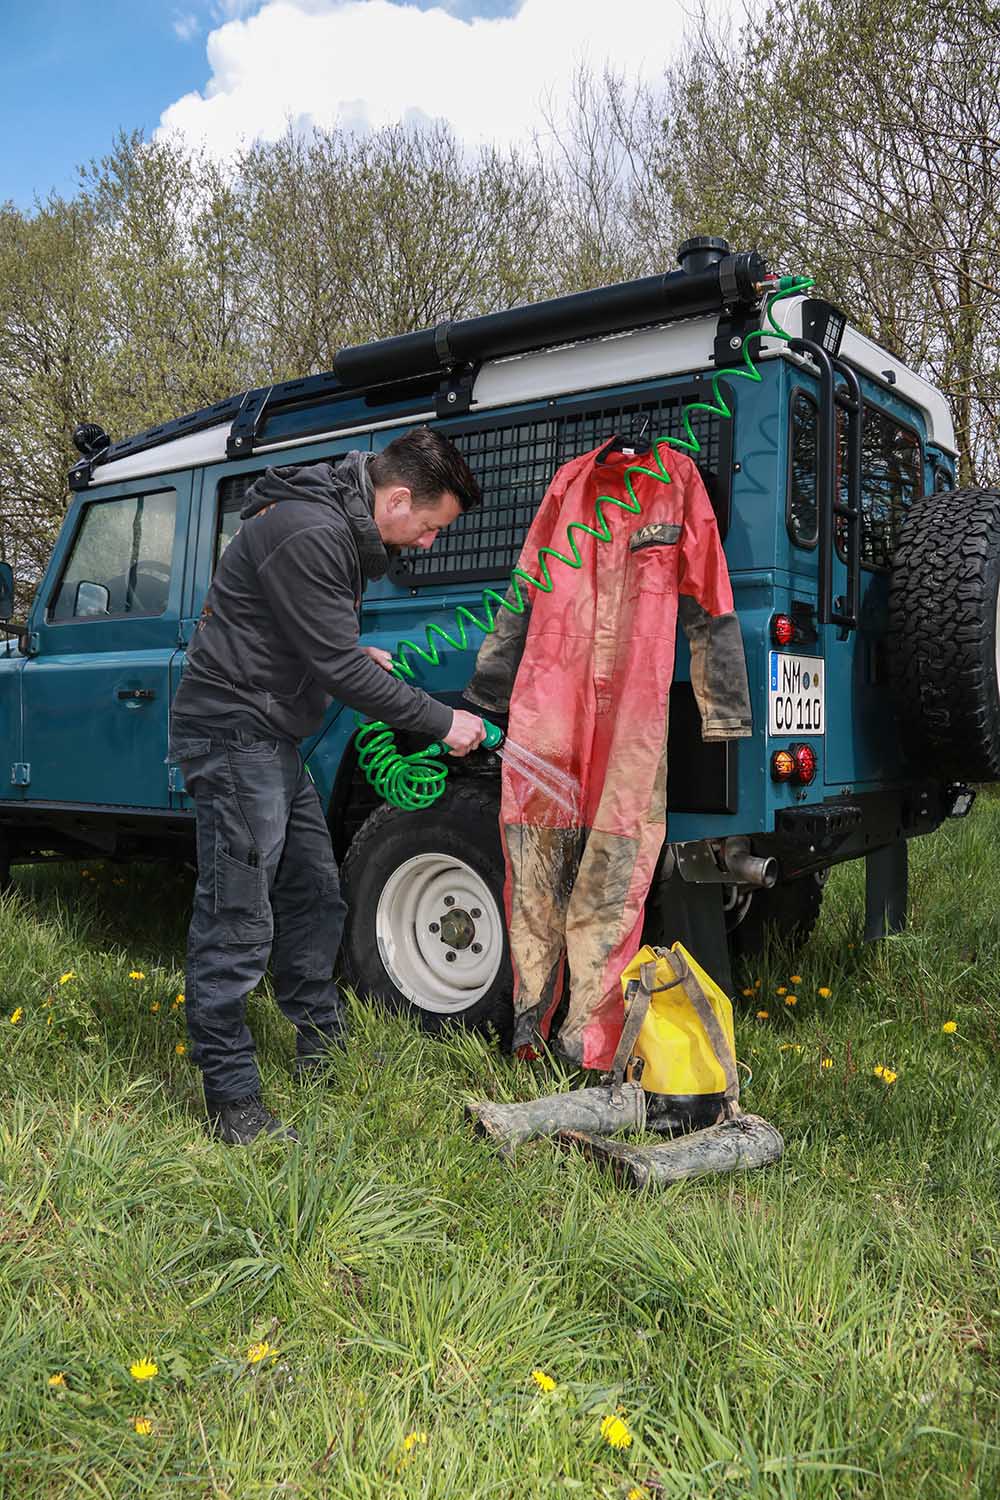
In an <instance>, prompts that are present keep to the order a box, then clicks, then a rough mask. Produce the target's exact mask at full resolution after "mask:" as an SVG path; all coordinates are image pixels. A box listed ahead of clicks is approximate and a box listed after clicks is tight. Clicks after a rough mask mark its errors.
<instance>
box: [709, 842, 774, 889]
mask: <svg viewBox="0 0 1000 1500" xmlns="http://www.w3.org/2000/svg"><path fill="white" fill-rule="evenodd" d="M722 868H723V869H724V870H725V872H726V874H727V875H731V876H732V877H733V879H734V880H738V881H739V883H740V885H753V886H757V887H758V889H761V890H765V891H769V890H770V889H771V887H772V886H773V885H776V884H777V882H778V861H777V860H776V859H775V858H774V856H773V855H771V854H768V855H759V854H751V853H750V840H749V839H745V838H735V839H726V840H725V842H724V843H723V846H722Z"/></svg>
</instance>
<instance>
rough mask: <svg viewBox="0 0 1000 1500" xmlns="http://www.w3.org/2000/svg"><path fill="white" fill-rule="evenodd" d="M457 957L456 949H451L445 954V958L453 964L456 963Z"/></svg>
mask: <svg viewBox="0 0 1000 1500" xmlns="http://www.w3.org/2000/svg"><path fill="white" fill-rule="evenodd" d="M455 957H456V955H455V950H454V948H449V949H448V952H447V953H446V954H445V958H446V959H447V961H448V963H450V964H453V963H454V962H455Z"/></svg>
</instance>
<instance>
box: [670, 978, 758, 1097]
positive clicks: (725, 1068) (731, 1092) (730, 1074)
mask: <svg viewBox="0 0 1000 1500" xmlns="http://www.w3.org/2000/svg"><path fill="white" fill-rule="evenodd" d="M666 957H667V958H669V959H670V960H671V962H672V963H674V964H675V966H676V963H677V962H678V961H679V962H680V963H681V965H682V966H683V972H682V973H681V976H680V980H681V983H682V984H683V986H684V993H685V995H687V997H688V999H689V1000H690V1001H691V1004H692V1005H693V1007H694V1011H695V1014H696V1016H697V1017H698V1020H699V1021H700V1022H701V1024H702V1026H703V1027H704V1030H705V1035H706V1036H707V1037H708V1040H709V1042H710V1043H711V1046H712V1051H713V1052H714V1053H715V1060H716V1062H717V1063H718V1064H719V1067H720V1068H721V1069H722V1072H723V1076H724V1078H725V1080H726V1092H725V1106H724V1108H725V1115H726V1119H727V1120H731V1119H732V1118H733V1116H734V1115H738V1114H739V1113H740V1078H739V1074H738V1072H737V1071H736V1058H735V1057H734V1056H733V1049H732V1048H731V1047H730V1045H729V1040H728V1038H727V1036H726V1033H725V1032H724V1031H723V1029H722V1027H721V1026H720V1025H719V1018H718V1016H717V1015H716V1014H715V1011H714V1010H713V1009H712V1007H711V1006H710V1005H709V1003H708V999H707V997H706V995H705V991H704V990H703V989H702V987H701V985H700V984H699V983H698V980H697V978H696V977H695V975H694V974H693V973H692V972H691V969H690V968H689V967H688V965H687V964H686V963H685V962H684V958H683V957H682V955H681V954H679V953H671V952H668V953H667V954H666Z"/></svg>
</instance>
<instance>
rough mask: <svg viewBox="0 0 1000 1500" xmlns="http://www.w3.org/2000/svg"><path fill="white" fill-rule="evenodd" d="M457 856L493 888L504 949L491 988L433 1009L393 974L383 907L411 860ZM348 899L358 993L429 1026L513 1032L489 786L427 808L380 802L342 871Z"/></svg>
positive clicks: (346, 950)
mask: <svg viewBox="0 0 1000 1500" xmlns="http://www.w3.org/2000/svg"><path fill="white" fill-rule="evenodd" d="M435 854H436V855H441V856H444V857H445V858H447V857H449V856H453V857H455V858H456V859H459V860H461V861H462V862H463V863H464V864H465V865H467V866H469V867H470V868H471V869H472V870H473V871H474V872H475V874H476V876H477V877H478V878H479V880H480V882H481V883H482V885H484V886H486V887H487V888H488V891H489V894H490V896H491V897H492V900H493V902H494V903H495V907H496V911H497V913H498V914H499V932H500V935H501V938H500V940H501V942H502V957H501V960H500V965H499V968H498V970H497V972H496V974H495V975H494V977H493V979H492V981H491V982H490V985H489V988H488V989H487V990H486V992H485V993H484V994H483V995H481V996H480V997H479V998H477V999H475V1000H474V1001H472V1002H471V1003H470V1004H469V1005H468V1006H467V1007H465V1008H463V1009H457V1008H453V1009H449V1010H446V1011H440V1010H430V1009H427V1008H425V1007H424V1006H422V1005H419V1004H417V1003H416V1002H415V1001H414V1000H413V999H411V998H410V996H409V995H408V994H406V993H404V991H403V990H402V989H401V988H400V987H399V985H398V984H397V983H396V982H395V981H394V978H393V976H392V974H391V973H390V972H389V970H388V969H387V968H386V964H385V962H384V960H383V956H382V953H381V951H380V947H379V939H378V932H377V912H378V907H379V901H380V899H381V898H382V896H383V892H384V891H385V889H386V886H387V883H388V881H389V880H390V879H391V878H392V876H393V875H394V874H395V872H396V871H397V870H398V869H399V867H400V866H401V865H404V864H406V862H407V861H408V860H413V859H416V858H418V857H420V856H426V855H435ZM341 880H342V883H343V888H344V895H345V897H346V900H347V905H348V915H347V922H346V926H345V929H344V940H343V945H342V948H341V964H342V967H343V970H344V977H345V978H346V979H347V980H348V982H349V983H351V984H352V985H353V986H354V988H355V990H356V991H357V993H358V994H359V995H372V996H374V997H375V998H376V999H379V1000H381V1001H382V1002H383V1004H385V1005H386V1006H388V1007H389V1008H390V1009H392V1010H396V1011H399V1012H402V1013H405V1014H408V1015H411V1016H413V1017H414V1018H415V1019H416V1020H418V1021H419V1022H420V1025H421V1026H422V1027H423V1028H424V1030H426V1031H431V1032H436V1031H440V1030H441V1029H442V1028H443V1027H445V1026H447V1025H449V1024H451V1025H457V1026H461V1027H463V1028H465V1029H470V1030H476V1031H482V1032H490V1031H492V1032H495V1033H496V1034H497V1035H498V1036H499V1037H500V1038H501V1040H508V1039H509V1037H510V1033H511V1029H512V1026H513V1008H512V995H513V976H512V972H511V964H510V948H509V945H508V941H507V933H506V924H505V923H504V920H503V885H504V859H503V849H502V846H501V843H500V826H499V802H498V800H497V798H496V797H495V796H494V795H491V793H490V792H489V791H487V790H484V789H480V788H478V787H473V786H458V787H456V788H454V789H453V790H449V791H447V792H446V793H445V794H444V796H443V797H441V798H440V799H439V800H438V801H437V802H435V803H434V804H433V806H431V807H429V808H425V809H424V810H423V811H421V812H401V811H399V810H398V809H397V808H394V807H380V808H379V809H378V810H377V811H376V812H374V813H372V815H371V817H370V818H368V819H367V820H366V821H365V822H364V823H363V824H362V826H361V828H360V829H359V830H358V833H357V834H356V835H355V837H354V839H353V840H352V842H351V846H350V849H349V850H348V852H347V858H346V859H345V860H344V864H343V868H342V871H341Z"/></svg>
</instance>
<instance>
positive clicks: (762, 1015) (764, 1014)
mask: <svg viewBox="0 0 1000 1500" xmlns="http://www.w3.org/2000/svg"><path fill="white" fill-rule="evenodd" d="M770 1014H771V1012H770V1011H769V1010H759V1011H758V1012H757V1019H758V1021H766V1020H767V1019H768V1017H769V1016H770Z"/></svg>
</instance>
